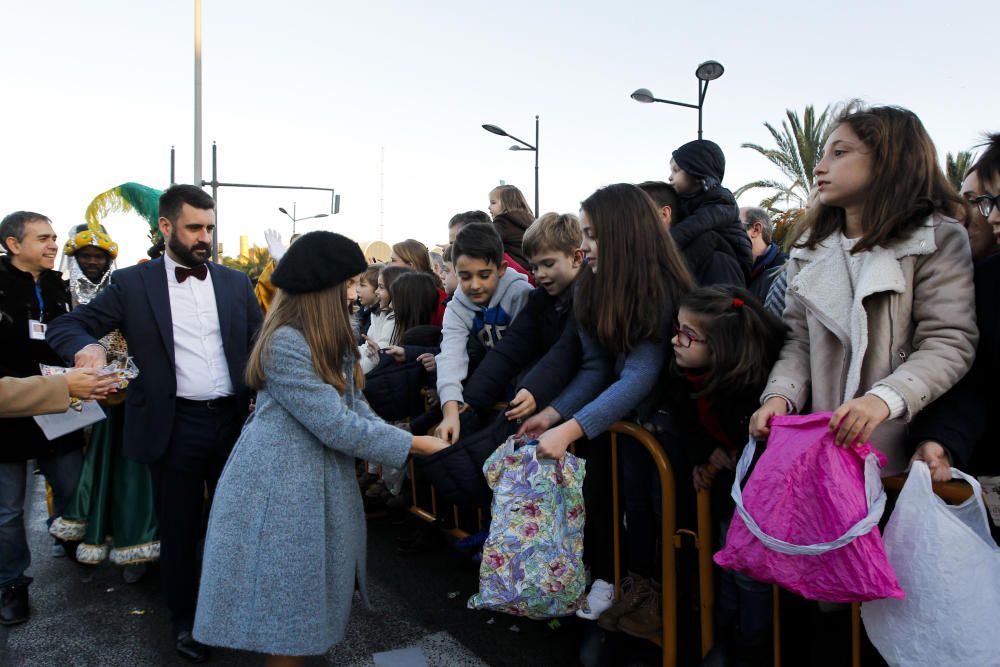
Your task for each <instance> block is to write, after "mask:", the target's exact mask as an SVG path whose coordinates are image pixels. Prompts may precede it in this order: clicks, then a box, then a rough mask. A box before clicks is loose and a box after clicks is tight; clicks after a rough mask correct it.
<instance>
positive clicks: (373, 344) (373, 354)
mask: <svg viewBox="0 0 1000 667" xmlns="http://www.w3.org/2000/svg"><path fill="white" fill-rule="evenodd" d="M365 345H367V346H368V348H367V349H366V350H365V354H366V355H368V357H369V358H370V359H378V341H377V340H375V339H374V338H372V337H371V336H365Z"/></svg>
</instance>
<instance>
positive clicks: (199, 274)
mask: <svg viewBox="0 0 1000 667" xmlns="http://www.w3.org/2000/svg"><path fill="white" fill-rule="evenodd" d="M174 275H175V276H177V282H179V283H182V282H184V281H185V280H187V279H188V278H192V277H193V278H197V279H198V280H204V279H205V277H206V276H207V275H208V267H207V266H205V265H204V264H199V265H198V266H196V267H194V268H193V269H188V268H185V267H183V266H176V267H174Z"/></svg>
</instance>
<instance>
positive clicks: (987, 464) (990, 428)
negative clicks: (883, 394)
mask: <svg viewBox="0 0 1000 667" xmlns="http://www.w3.org/2000/svg"><path fill="white" fill-rule="evenodd" d="M976 321H977V323H978V325H979V347H978V348H977V351H976V361H975V363H973V365H972V370H970V371H969V373H968V374H967V375H966V376H965V377H964V378H962V379H961V380H960V381H959V382H958V384H956V385H955V386H954V387H953V388H952V389H951V391H949V392H948V393H946V394H945V395H944V396H942V397H941V398H939V399H938V400H936V401H934V402H933V403H931V404H930V405H928V406H927V407H926V408H924V409H923V410H922V411H921V412H920V413H919V414H918V415H917V416H916V418H915V419H914V420H913V423H912V424H911V425H910V431H909V434H908V437H907V440H906V445H907V448H908V453H909V454H910V455H912V454H913V452H914V451H916V449H917V447H919V446H920V443H922V442H924V441H925V440H936V441H938V442H940V443H941V444H942V445H944V446H945V447H946V448H947V449H948V452H949V453H950V454H951V458H952V464H953V465H954V466H955V467H956V468H960V469H962V470H963V471H966V472H969V473H971V474H989V475H997V474H1000V445H998V440H997V438H998V437H1000V421H998V418H997V412H996V411H997V406H998V405H1000V385H998V384H997V379H998V378H1000V255H998V256H993V257H990V258H988V259H985V260H983V261H982V262H980V263H979V264H978V265H977V266H976Z"/></svg>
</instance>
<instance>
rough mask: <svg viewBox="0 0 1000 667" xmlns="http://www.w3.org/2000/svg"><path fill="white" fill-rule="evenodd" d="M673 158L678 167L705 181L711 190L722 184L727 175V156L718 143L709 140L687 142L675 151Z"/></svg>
mask: <svg viewBox="0 0 1000 667" xmlns="http://www.w3.org/2000/svg"><path fill="white" fill-rule="evenodd" d="M673 158H674V162H676V163H677V166H678V167H680V168H681V169H683V170H684V171H686V172H687V173H689V174H690V175H691V176H692V177H694V178H700V179H702V180H703V181H705V186H706V187H709V188H710V187H712V186H715V185H719V184H720V183H722V179H723V177H724V176H725V175H726V156H725V155H724V154H723V152H722V149H721V148H719V145H718V144H717V143H715V142H714V141H709V140H708V139H695V140H694V141H689V142H687V143H686V144H684V145H683V146H681V147H680V148H678V149H677V150H675V151H674V154H673Z"/></svg>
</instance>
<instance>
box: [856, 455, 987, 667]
mask: <svg viewBox="0 0 1000 667" xmlns="http://www.w3.org/2000/svg"><path fill="white" fill-rule="evenodd" d="M951 472H952V476H954V477H957V478H960V479H964V480H965V481H967V482H968V483H969V484H970V485H971V486H972V497H970V498H969V499H968V500H966V501H965V502H964V503H962V504H961V505H948V504H946V503H945V502H944V501H943V500H941V499H940V498H938V497H937V496H936V495H934V491H933V490H932V488H931V475H930V471H929V470H928V469H927V464H925V463H923V462H922V461H916V462H914V464H913V467H912V469H911V470H910V475H909V478H908V479H907V481H906V484H905V486H903V490H902V491H901V492H900V494H899V500H898V501H897V502H896V507H895V509H894V510H893V512H892V516H891V517H890V518H889V523H888V525H887V526H886V528H885V535H884V540H885V550H886V553H887V554H888V556H889V562H890V563H891V564H892V567H893V569H895V570H896V575H897V576H898V577H899V584H900V586H901V587H902V588H903V592H905V593H906V598H905V599H903V600H893V599H886V600H876V601H874V602H866V603H864V604H863V605H861V617H862V619H863V620H864V623H865V630H867V632H868V636H869V638H870V639H871V641H872V644H874V645H875V648H877V649H878V650H879V652H880V653H881V654H882V657H883V658H885V660H886V662H888V663H889V665H891V666H892V667H896V666H897V665H899V666H904V665H905V667H921V666H923V665H926V666H928V667H941V666H942V665H947V666H948V667H985V666H986V665H1000V631H998V628H1000V625H998V623H1000V548H998V547H997V545H996V543H995V542H994V541H993V538H992V537H991V536H990V529H989V525H988V523H987V518H986V508H985V507H984V506H983V499H982V491H981V489H980V486H979V482H977V481H976V479H975V478H974V477H971V476H969V475H966V474H965V473H963V472H961V471H959V470H956V469H955V468H952V470H951Z"/></svg>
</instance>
